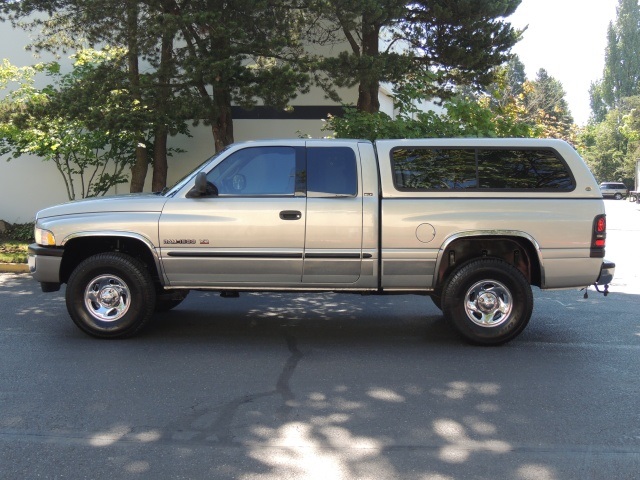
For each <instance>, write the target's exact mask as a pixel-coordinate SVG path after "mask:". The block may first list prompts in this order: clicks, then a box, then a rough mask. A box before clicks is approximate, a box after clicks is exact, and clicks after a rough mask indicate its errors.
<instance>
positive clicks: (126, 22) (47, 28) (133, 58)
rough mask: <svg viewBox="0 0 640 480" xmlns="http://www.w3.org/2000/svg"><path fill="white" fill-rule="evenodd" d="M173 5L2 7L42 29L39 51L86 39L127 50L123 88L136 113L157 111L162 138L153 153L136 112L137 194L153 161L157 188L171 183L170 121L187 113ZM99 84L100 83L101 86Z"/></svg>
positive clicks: (39, 3) (38, 3)
mask: <svg viewBox="0 0 640 480" xmlns="http://www.w3.org/2000/svg"><path fill="white" fill-rule="evenodd" d="M173 5H174V2H173V1H171V2H169V1H168V0H148V1H146V2H136V1H134V0H125V1H124V2H116V1H113V0H31V1H22V2H11V3H5V4H4V5H3V9H4V11H5V12H10V13H11V16H10V18H12V20H13V21H14V23H16V24H18V25H20V26H22V27H23V28H27V29H31V30H35V31H37V32H38V33H39V36H38V38H37V39H36V41H35V42H34V45H33V47H34V48H36V49H46V50H50V51H57V50H63V51H66V50H67V49H78V48H81V47H83V46H85V45H86V44H87V43H88V44H89V45H97V44H107V45H115V46H119V47H122V48H124V49H125V50H124V51H125V52H126V57H125V58H126V73H127V75H126V77H125V78H124V79H123V84H122V85H121V87H120V88H121V89H123V90H126V91H127V92H128V94H129V98H130V109H131V111H132V113H133V112H134V111H135V110H137V111H141V106H144V108H146V109H147V110H149V111H151V110H154V111H155V116H154V117H153V118H155V122H156V123H155V126H154V128H152V131H153V132H154V133H155V134H156V135H157V136H158V138H157V140H156V141H155V142H154V144H155V148H154V151H153V152H149V151H148V150H147V148H146V147H147V141H146V139H147V133H148V132H147V128H148V123H147V121H146V119H140V117H139V115H135V114H134V115H132V116H131V119H130V121H129V122H128V128H130V129H131V130H132V131H137V135H136V136H135V138H132V144H133V146H134V148H135V158H136V160H135V162H134V164H133V166H132V168H131V186H130V190H131V191H132V192H138V191H142V189H143V188H144V183H145V178H146V176H147V170H148V166H149V164H150V163H153V165H154V178H153V185H152V188H153V189H154V190H161V189H162V188H163V187H164V186H165V185H166V174H167V148H166V137H167V133H169V130H170V129H169V127H168V125H170V124H172V123H173V124H177V123H179V122H180V120H182V118H180V117H179V115H181V114H182V113H184V112H183V108H180V107H178V108H176V106H175V104H176V99H184V98H185V96H178V97H176V96H175V95H173V92H172V86H171V81H172V75H173V72H174V71H175V65H174V63H173V62H172V56H171V50H172V49H171V46H172V43H173V41H174V40H175V35H176V32H177V28H175V27H173V28H172V26H173V24H172V23H171V22H169V21H167V20H168V19H170V18H171V15H172V12H171V11H170V8H169V7H171V6H173ZM34 13H37V14H36V15H34ZM42 14H45V15H42ZM24 19H29V20H28V21H25V20H24ZM157 52H159V54H158V53H157ZM141 59H145V60H147V61H148V62H149V63H150V64H151V65H152V66H154V67H156V68H155V70H154V69H151V70H147V71H146V72H145V73H141V72H140V67H139V62H140V60H141ZM99 87H100V82H98V84H97V85H96V88H99ZM135 119H140V123H139V124H138V125H137V126H136V125H132V122H133V120H135Z"/></svg>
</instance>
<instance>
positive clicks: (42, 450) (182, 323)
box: [0, 200, 640, 480]
mask: <svg viewBox="0 0 640 480" xmlns="http://www.w3.org/2000/svg"><path fill="white" fill-rule="evenodd" d="M606 207H607V213H608V224H609V231H608V239H607V241H608V249H607V250H608V254H607V258H609V259H611V260H613V261H615V262H616V264H617V269H616V279H615V282H614V284H613V285H612V287H611V294H610V295H609V296H608V297H606V298H605V297H604V296H602V295H600V294H597V293H596V292H595V291H593V289H591V290H590V291H589V295H588V298H584V292H579V291H577V290H563V291H540V290H537V289H534V290H535V307H534V314H533V317H532V320H531V323H530V324H529V326H528V328H527V329H526V330H525V332H524V333H523V334H522V335H521V336H520V337H518V338H517V339H516V340H514V341H513V342H511V343H509V344H507V345H504V346H502V347H493V348H492V347H489V348H487V347H474V346H469V345H467V344H465V343H464V342H462V341H461V340H460V339H459V338H458V337H457V336H456V334H455V333H454V332H453V330H452V329H451V328H449V326H448V325H447V324H446V322H445V321H444V319H443V318H442V316H441V313H440V311H439V310H438V309H437V308H436V307H435V306H434V305H433V304H432V303H431V300H430V299H429V298H426V297H421V296H384V297H375V296H356V295H338V294H312V295H307V296H303V295H298V294H246V295H241V297H240V298H238V299H224V298H220V297H219V296H217V295H216V294H213V293H203V292H192V294H191V295H190V297H189V298H188V299H187V300H186V301H185V302H184V303H183V304H182V305H180V306H179V307H178V308H177V309H175V310H174V311H172V312H169V313H166V314H162V315H158V316H157V317H156V318H155V319H154V322H153V323H152V324H151V325H150V327H149V328H147V329H146V330H145V331H144V332H143V333H142V334H141V335H140V336H137V337H135V338H132V339H129V340H122V341H101V340H95V339H92V338H89V337H87V336H85V335H84V334H82V333H81V332H80V331H79V330H78V329H77V328H76V327H75V326H74V325H73V323H72V322H71V320H70V319H69V317H68V315H67V313H66V309H65V306H64V292H63V291H61V292H59V293H55V294H44V293H41V292H40V291H39V287H38V285H37V284H36V283H35V282H33V281H32V280H31V279H30V277H29V276H28V275H16V274H0V351H1V352H2V362H0V478H52V479H53V478H73V479H77V478H91V479H101V478H105V479H107V478H109V479H111V478H153V479H158V478H216V479H217V478H220V479H300V478H319V479H332V478H345V479H353V478H359V479H365V478H370V479H387V478H389V479H391V478H398V479H400V478H401V479H420V480H425V479H432V480H436V479H437V480H442V479H474V478H478V479H480V478H482V479H485V478H487V479H488V478H491V479H498V478H505V479H507V478H508V479H523V480H530V479H536V480H537V479H576V478H580V479H590V478H591V479H602V478H620V479H634V478H638V477H639V473H638V472H640V376H639V374H638V372H639V371H640V355H639V354H640V315H638V305H639V301H640V279H639V278H638V275H639V273H638V272H640V254H639V253H638V251H639V246H638V238H640V212H639V211H638V209H637V206H636V204H632V203H630V202H624V201H615V200H607V201H606Z"/></svg>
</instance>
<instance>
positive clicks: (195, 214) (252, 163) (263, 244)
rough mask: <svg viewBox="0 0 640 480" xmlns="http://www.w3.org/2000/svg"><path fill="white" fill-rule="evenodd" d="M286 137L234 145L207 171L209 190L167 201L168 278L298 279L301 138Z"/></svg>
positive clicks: (200, 281) (274, 282)
mask: <svg viewBox="0 0 640 480" xmlns="http://www.w3.org/2000/svg"><path fill="white" fill-rule="evenodd" d="M288 143H289V145H287V146H256V147H245V148H242V149H239V150H236V151H235V152H232V153H230V154H229V155H228V156H227V157H225V158H224V159H223V160H221V161H220V163H218V164H216V165H215V166H214V167H213V168H212V169H211V170H210V171H209V172H208V173H207V180H208V181H209V182H211V183H213V184H214V185H215V186H216V188H217V190H218V193H217V194H212V195H211V196H208V197H203V198H187V197H186V196H185V195H184V192H180V193H181V195H180V196H177V197H174V198H172V199H170V200H169V201H168V202H167V204H166V205H165V208H164V210H163V213H162V216H161V218H160V225H159V234H160V247H161V248H160V255H161V258H162V263H163V266H164V270H165V274H166V276H167V279H168V280H169V282H170V284H171V285H173V286H197V285H220V286H238V287H242V286H243V285H250V286H260V285H262V286H274V287H296V286H299V285H300V282H301V281H302V261H303V251H304V235H305V211H306V198H305V197H304V191H303V189H304V184H303V181H302V180H299V179H300V178H301V175H302V172H303V169H304V141H300V144H299V145H297V146H290V145H291V144H292V142H288Z"/></svg>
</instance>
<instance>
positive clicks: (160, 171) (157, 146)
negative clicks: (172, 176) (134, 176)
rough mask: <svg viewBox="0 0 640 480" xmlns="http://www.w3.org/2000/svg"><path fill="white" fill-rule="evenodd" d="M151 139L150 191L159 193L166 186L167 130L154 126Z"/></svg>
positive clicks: (163, 126) (160, 126)
mask: <svg viewBox="0 0 640 480" xmlns="http://www.w3.org/2000/svg"><path fill="white" fill-rule="evenodd" d="M154 135H155V137H154V139H153V177H152V179H151V191H152V192H161V191H162V190H164V188H165V187H166V186H167V172H168V171H169V166H168V164H167V138H168V137H169V129H168V128H167V126H166V125H164V124H162V125H156V129H155V133H154Z"/></svg>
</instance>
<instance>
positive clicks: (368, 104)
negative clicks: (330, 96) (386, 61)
mask: <svg viewBox="0 0 640 480" xmlns="http://www.w3.org/2000/svg"><path fill="white" fill-rule="evenodd" d="M379 41H380V26H379V25H377V24H376V23H375V21H374V20H373V19H372V18H370V14H368V12H366V11H365V12H364V13H363V15H362V56H363V57H365V58H366V57H371V59H372V61H375V60H376V57H378V55H379ZM372 73H373V75H372ZM379 78H380V77H379V72H368V75H367V74H366V73H365V75H363V76H361V77H360V82H359V84H358V103H357V108H358V110H359V111H361V112H369V113H376V112H378V111H379V110H380V100H379V99H378V92H379V90H380V81H379Z"/></svg>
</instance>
